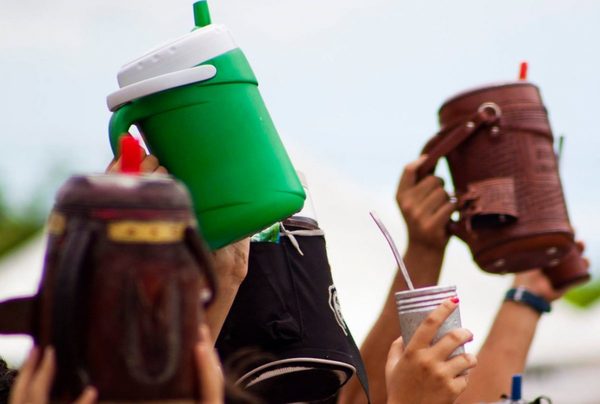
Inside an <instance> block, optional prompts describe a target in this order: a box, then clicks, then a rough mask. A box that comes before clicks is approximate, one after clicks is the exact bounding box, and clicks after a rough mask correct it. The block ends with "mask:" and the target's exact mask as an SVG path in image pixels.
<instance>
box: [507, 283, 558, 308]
mask: <svg viewBox="0 0 600 404" xmlns="http://www.w3.org/2000/svg"><path fill="white" fill-rule="evenodd" d="M504 301H510V302H517V303H522V304H525V305H527V306H529V307H531V308H532V309H533V310H535V311H537V312H538V313H540V314H543V313H549V312H550V311H551V310H552V308H551V307H550V303H549V302H548V301H547V300H546V299H544V298H543V297H541V296H538V295H536V294H534V293H531V292H530V291H528V290H527V289H526V288H524V287H522V286H519V287H517V288H512V289H509V290H508V292H506V296H505V297H504Z"/></svg>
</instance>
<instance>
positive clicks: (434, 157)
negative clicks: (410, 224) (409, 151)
mask: <svg viewBox="0 0 600 404" xmlns="http://www.w3.org/2000/svg"><path fill="white" fill-rule="evenodd" d="M491 105H494V106H495V105H496V104H491V103H490V104H489V108H488V106H485V104H482V106H481V107H479V110H478V111H477V112H476V113H475V114H473V115H471V117H470V118H469V119H467V120H465V121H462V122H460V123H458V124H457V125H456V126H454V127H451V128H450V129H442V130H441V131H440V132H438V133H437V134H436V135H435V136H434V137H433V138H432V139H431V140H430V141H429V142H428V143H427V145H426V146H425V148H424V149H423V153H424V154H427V159H426V160H425V161H424V162H423V163H422V164H421V166H420V167H419V169H418V170H417V180H421V179H423V178H424V177H426V176H427V175H429V174H431V173H433V170H434V169H435V166H436V165H437V162H438V160H439V159H440V158H442V157H444V156H445V155H447V154H448V153H450V152H451V151H452V150H454V149H455V148H456V147H458V145H460V144H461V143H463V142H464V141H465V140H467V139H468V138H469V137H470V136H471V135H472V134H473V133H475V132H476V131H477V130H478V129H479V128H481V127H482V126H484V125H490V124H493V123H496V122H498V120H499V119H500V114H501V112H500V109H499V108H498V109H497V110H494V109H493V108H494V107H492V106H491ZM496 107H497V106H496Z"/></svg>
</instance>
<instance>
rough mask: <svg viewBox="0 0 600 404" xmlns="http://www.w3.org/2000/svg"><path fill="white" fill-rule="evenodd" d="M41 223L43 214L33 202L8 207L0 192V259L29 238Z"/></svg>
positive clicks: (38, 228)
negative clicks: (21, 206) (18, 206)
mask: <svg viewBox="0 0 600 404" xmlns="http://www.w3.org/2000/svg"><path fill="white" fill-rule="evenodd" d="M43 225H44V219H43V214H42V213H41V211H40V209H39V208H36V206H35V204H31V205H28V206H26V207H23V208H22V209H16V208H9V207H8V206H7V203H6V202H5V200H4V198H3V197H2V193H1V192H0V259H2V257H3V256H5V255H7V254H8V253H9V252H11V251H13V250H14V249H16V248H18V247H19V246H20V245H22V244H23V243H25V242H26V241H27V240H29V239H30V238H31V237H32V236H33V235H35V234H36V233H37V232H39V231H40V230H41V229H42V227H43Z"/></svg>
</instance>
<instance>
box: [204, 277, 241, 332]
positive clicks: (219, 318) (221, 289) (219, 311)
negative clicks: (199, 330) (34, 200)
mask: <svg viewBox="0 0 600 404" xmlns="http://www.w3.org/2000/svg"><path fill="white" fill-rule="evenodd" d="M217 281H218V282H217V291H216V295H215V296H216V300H215V301H214V302H213V303H212V304H211V305H210V306H209V307H208V309H207V310H206V325H207V326H208V329H209V330H210V335H211V336H212V338H213V340H214V341H216V340H217V338H218V337H219V333H220V332H221V328H223V324H224V323H225V319H226V318H227V315H228V314H229V310H230V309H231V306H232V305H233V301H234V300H235V296H236V295H237V292H238V289H239V287H240V284H241V281H239V280H235V281H229V280H228V281H226V280H224V279H217ZM214 341H213V342H214Z"/></svg>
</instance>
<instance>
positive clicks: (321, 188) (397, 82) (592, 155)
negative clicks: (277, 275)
mask: <svg viewBox="0 0 600 404" xmlns="http://www.w3.org/2000/svg"><path fill="white" fill-rule="evenodd" d="M192 3H193V1H192V0H170V1H164V0H162V1H161V0H128V1H127V2H124V1H117V0H86V1H85V2H82V1H75V0H54V1H51V2H49V1H42V0H4V1H3V2H2V11H1V12H0V53H1V55H2V56H1V58H0V60H1V61H2V63H0V88H1V89H2V91H0V117H1V122H2V135H1V143H0V145H1V147H0V299H4V298H8V297H12V296H18V295H23V294H30V293H34V292H35V289H36V287H37V282H38V280H39V274H40V269H41V261H42V254H43V250H44V236H43V230H42V227H43V222H44V220H45V217H46V216H47V214H48V212H49V209H50V207H51V205H52V198H53V195H54V192H55V191H56V189H57V187H58V186H59V185H60V184H61V183H62V182H63V181H64V180H65V179H66V178H67V177H68V176H69V175H72V174H74V173H88V172H101V171H103V170H104V169H105V167H106V165H107V164H108V163H109V162H110V160H111V157H112V155H111V153H110V149H109V146H108V140H107V125H108V120H109V118H110V114H109V112H108V109H107V107H106V104H105V97H106V95H107V94H109V93H110V92H112V91H114V90H116V89H117V82H116V74H117V72H118V70H119V68H120V66H121V65H123V64H125V63H126V62H129V61H130V60H132V59H134V58H136V57H138V56H141V55H142V54H144V53H145V52H146V51H147V50H148V49H150V48H153V47H154V46H156V45H158V44H160V43H164V42H166V41H168V40H170V39H173V38H175V37H178V36H180V35H182V34H184V33H186V32H188V31H189V30H190V29H191V28H192V26H193V16H192ZM210 7H211V10H212V17H213V22H217V23H222V24H225V25H227V26H228V28H229V29H230V30H231V32H232V33H233V35H234V38H235V39H236V41H237V42H238V44H239V46H240V47H241V48H242V49H243V50H244V52H245V53H246V56H247V57H248V59H249V61H250V63H251V65H252V66H253V68H254V71H255V73H256V75H257V77H258V79H259V83H260V89H261V92H262V95H263V97H264V99H265V102H266V104H267V106H268V108H269V109H270V112H271V115H272V117H273V119H274V121H275V123H276V125H277V127H278V129H279V132H280V135H281V137H282V139H283V140H284V142H285V144H286V146H287V148H288V151H289V152H290V155H291V157H292V159H293V161H294V162H295V164H296V166H297V168H298V169H300V170H302V171H304V172H305V173H306V175H307V178H308V181H309V185H310V187H311V191H312V193H313V200H314V203H315V207H316V210H317V214H318V216H319V220H320V222H321V224H322V227H323V228H324V229H325V231H326V232H327V239H328V245H329V251H330V259H331V263H332V266H333V270H334V277H335V280H336V283H337V288H338V291H339V295H340V301H341V304H342V308H343V309H344V313H345V316H346V320H347V322H348V324H349V326H350V328H351V329H352V330H353V333H354V334H355V337H356V339H357V340H358V342H359V343H360V341H362V340H363V339H364V337H365V335H366V333H367V332H368V330H369V328H370V326H371V324H372V322H373V320H374V319H375V317H376V315H377V313H378V310H379V309H380V307H381V304H382V302H383V299H384V297H385V294H386V293H387V288H388V286H389V283H390V281H391V278H392V276H393V274H394V262H393V259H392V256H391V253H390V251H389V250H388V248H387V246H386V244H385V241H384V240H383V238H382V237H381V235H380V234H379V233H378V232H377V230H376V228H375V227H374V225H373V224H372V223H371V222H370V219H369V217H368V211H369V210H372V209H375V210H377V211H378V212H379V214H380V216H381V217H382V218H383V219H384V221H385V222H386V223H387V224H388V226H389V227H390V228H391V229H392V230H393V231H394V235H395V237H396V240H397V242H398V243H399V244H400V245H401V246H402V245H403V244H404V242H405V234H404V227H403V224H402V219H401V216H400V214H399V212H398V211H397V209H396V206H395V201H394V194H395V188H396V184H397V181H398V178H399V175H400V173H401V172H402V168H403V166H404V165H405V164H407V163H408V162H410V161H412V160H414V159H415V158H416V157H417V156H418V154H419V151H420V149H421V148H422V146H423V145H424V143H425V142H426V141H427V139H428V138H429V137H430V136H431V135H433V134H434V133H435V132H436V131H437V129H438V128H437V117H436V112H437V108H438V107H439V106H440V105H441V103H442V102H443V101H444V99H446V98H448V97H450V96H451V95H453V94H454V93H456V92H458V91H462V90H464V89H467V88H470V87H474V86H479V85H482V84H488V83H490V82H495V81H506V80H513V79H516V77H517V74H518V67H519V63H520V62H521V61H522V60H527V61H528V62H529V66H530V68H529V79H530V80H531V81H532V82H534V83H536V84H537V85H539V86H540V88H541V90H542V95H543V98H544V101H545V103H546V106H547V107H548V109H549V112H550V120H551V124H552V126H553V130H554V133H555V135H561V134H562V135H564V136H565V144H564V150H563V154H562V160H561V173H562V180H563V185H564V190H565V193H566V197H567V202H568V205H569V211H570V215H571V220H572V223H573V225H574V226H575V228H576V230H577V233H578V236H579V238H581V239H583V240H585V242H586V244H587V255H588V256H589V258H590V259H591V261H592V271H593V272H594V281H595V283H592V285H591V286H588V287H586V288H584V289H582V290H579V291H576V292H574V294H573V296H572V299H571V300H572V301H577V302H578V303H579V304H578V305H576V304H573V302H571V303H569V302H565V301H561V302H559V303H558V304H556V307H555V310H554V312H553V313H552V314H551V315H549V316H547V318H544V319H543V320H542V322H541V324H540V327H539V330H538V335H537V337H536V341H535V342H534V347H533V349H532V352H531V355H530V367H529V370H528V374H527V375H526V378H525V394H526V395H528V396H530V397H533V396H535V395H539V394H541V393H545V394H547V395H549V396H550V397H553V398H554V399H555V402H558V403H561V402H563V403H570V404H572V403H576V404H577V403H598V402H600V386H599V385H598V384H597V383H594V381H595V380H596V379H597V375H598V374H599V373H600V342H598V338H597V335H599V334H600V304H596V299H598V297H599V295H600V293H599V292H598V290H599V289H600V287H598V282H600V281H598V279H599V278H600V276H599V275H600V274H599V263H600V244H599V242H600V230H599V229H600V215H599V214H598V213H597V210H596V208H597V206H599V205H600V186H599V185H600V181H599V180H598V179H597V177H596V173H597V170H598V168H600V157H598V156H599V153H598V150H600V137H599V136H598V135H597V131H598V129H597V126H598V125H597V122H596V119H597V118H596V111H595V108H596V106H597V104H598V101H597V99H596V97H597V94H598V90H600V77H599V75H598V72H599V71H600V53H599V52H597V51H596V49H595V48H596V44H595V42H596V40H597V38H599V37H600V25H598V23H597V21H598V18H599V17H600V3H598V2H597V1H595V0H579V1H577V2H567V1H560V0H545V1H543V2H541V1H539V0H504V1H496V2H490V1H477V2H476V1H466V0H455V1H452V2H442V1H431V0H421V1H414V2H404V1H392V0H370V1H363V0H361V1H359V0H344V1H342V0H328V1H315V0H305V1H302V2H299V1H288V0H254V1H247V0H244V1H242V0H228V1H217V0H213V1H212V2H210ZM439 174H440V175H442V176H445V177H447V172H446V171H445V170H444V167H441V169H440V170H439ZM447 183H449V181H448V182H447ZM442 283H445V284H456V285H458V288H459V293H460V295H461V310H462V313H463V323H464V325H465V326H467V327H469V328H471V329H472V330H473V331H474V333H475V335H476V338H475V341H474V343H473V344H472V346H471V347H470V350H471V351H472V352H476V351H477V349H478V347H479V345H480V344H481V343H482V342H483V340H484V337H485V334H486V332H487V329H488V327H489V325H490V323H491V321H492V320H493V316H494V313H495V310H496V308H497V307H498V305H499V302H500V301H501V299H502V296H503V294H504V292H505V290H506V288H507V287H508V285H509V283H510V279H509V277H497V276H491V275H485V274H483V273H481V271H479V270H478V269H477V268H476V267H475V265H474V264H473V263H472V262H471V257H470V254H469V252H468V250H467V248H466V247H465V246H464V245H463V244H462V243H461V242H459V241H456V240H453V241H452V242H451V243H450V246H449V250H448V254H447V257H446V261H445V267H444V271H443V277H442ZM29 344H30V342H29V340H28V339H27V338H21V337H18V338H17V337H10V338H6V337H4V338H0V356H2V357H5V358H7V359H8V360H9V361H10V362H11V363H12V364H14V365H18V364H19V363H20V361H21V359H22V356H23V355H24V353H25V352H26V350H27V349H28V347H29Z"/></svg>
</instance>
